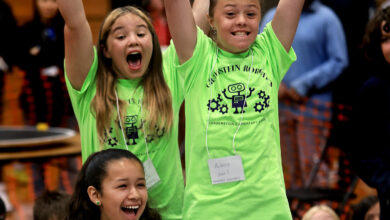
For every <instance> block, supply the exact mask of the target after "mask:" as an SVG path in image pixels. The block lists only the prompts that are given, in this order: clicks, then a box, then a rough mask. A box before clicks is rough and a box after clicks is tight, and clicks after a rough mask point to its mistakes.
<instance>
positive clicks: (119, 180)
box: [115, 177, 146, 182]
mask: <svg viewBox="0 0 390 220" xmlns="http://www.w3.org/2000/svg"><path fill="white" fill-rule="evenodd" d="M127 180H128V179H127V178H121V179H116V180H115V181H117V182H121V181H123V182H124V181H127ZM139 180H143V181H146V179H145V178H144V177H140V178H137V181H139Z"/></svg>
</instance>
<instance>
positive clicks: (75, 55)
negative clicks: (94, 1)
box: [57, 0, 93, 89]
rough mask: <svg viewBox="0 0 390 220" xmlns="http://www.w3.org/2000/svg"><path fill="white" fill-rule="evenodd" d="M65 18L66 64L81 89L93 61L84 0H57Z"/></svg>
mask: <svg viewBox="0 0 390 220" xmlns="http://www.w3.org/2000/svg"><path fill="white" fill-rule="evenodd" d="M57 2H58V7H59V10H60V12H61V15H62V16H63V18H64V20H65V32H64V33H65V65H66V72H67V75H68V77H69V80H70V82H71V84H72V86H73V88H75V89H80V88H81V86H82V84H83V82H84V80H85V77H86V75H87V73H88V70H89V68H90V67H91V65H92V62H93V43H92V32H91V29H90V27H89V24H88V21H87V18H86V16H85V12H84V6H83V2H82V0H57Z"/></svg>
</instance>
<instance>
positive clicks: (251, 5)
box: [224, 4, 258, 8]
mask: <svg viewBox="0 0 390 220" xmlns="http://www.w3.org/2000/svg"><path fill="white" fill-rule="evenodd" d="M227 7H234V8H236V7H237V5H236V4H226V5H225V6H224V8H227ZM246 7H248V8H258V7H257V5H256V4H250V5H247V6H246Z"/></svg>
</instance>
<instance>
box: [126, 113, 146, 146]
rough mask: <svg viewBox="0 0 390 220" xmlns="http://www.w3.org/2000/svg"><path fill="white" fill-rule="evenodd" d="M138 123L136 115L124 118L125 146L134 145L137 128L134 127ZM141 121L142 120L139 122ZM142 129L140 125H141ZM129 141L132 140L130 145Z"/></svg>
mask: <svg viewBox="0 0 390 220" xmlns="http://www.w3.org/2000/svg"><path fill="white" fill-rule="evenodd" d="M137 121H138V115H130V116H126V118H125V134H126V137H127V140H128V142H127V145H135V144H137V142H135V139H138V138H139V136H138V128H137V126H136V125H135V124H136V123H137ZM141 121H142V120H141ZM141 127H142V123H141ZM130 139H131V140H132V143H130Z"/></svg>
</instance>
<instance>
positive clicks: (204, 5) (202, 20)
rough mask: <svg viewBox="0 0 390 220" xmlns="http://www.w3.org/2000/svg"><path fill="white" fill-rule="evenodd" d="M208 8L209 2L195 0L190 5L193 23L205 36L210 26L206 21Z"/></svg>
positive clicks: (207, 0) (208, 0) (206, 0)
mask: <svg viewBox="0 0 390 220" xmlns="http://www.w3.org/2000/svg"><path fill="white" fill-rule="evenodd" d="M209 7H210V0H195V1H194V4H193V5H192V13H193V15H194V18H195V23H196V25H197V26H198V27H200V29H202V30H203V32H204V33H205V34H206V35H208V33H209V32H210V24H209V21H208V19H207V14H208V12H209Z"/></svg>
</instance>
